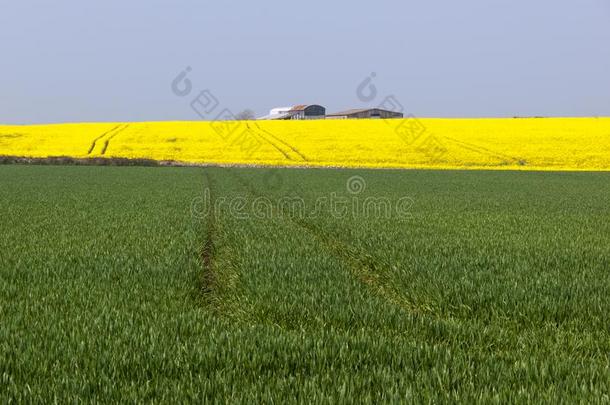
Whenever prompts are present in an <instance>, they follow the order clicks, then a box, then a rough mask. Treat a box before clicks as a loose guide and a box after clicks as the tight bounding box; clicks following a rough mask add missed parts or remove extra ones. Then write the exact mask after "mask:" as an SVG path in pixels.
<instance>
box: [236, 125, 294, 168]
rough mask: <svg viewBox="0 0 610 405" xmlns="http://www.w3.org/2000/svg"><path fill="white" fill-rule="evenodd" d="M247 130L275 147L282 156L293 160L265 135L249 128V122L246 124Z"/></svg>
mask: <svg viewBox="0 0 610 405" xmlns="http://www.w3.org/2000/svg"><path fill="white" fill-rule="evenodd" d="M246 126H247V128H248V131H249V132H250V133H251V134H253V135H256V136H258V137H259V138H261V139H262V140H263V141H264V142H267V143H268V144H269V145H271V146H272V147H273V148H275V149H276V150H277V151H278V152H280V153H281V154H282V155H284V157H285V158H286V159H288V160H290V161H294V159H293V158H292V156H290V155H289V154H288V153H287V152H286V151H285V150H284V149H282V148H280V147H279V146H278V145H277V144H275V143H273V142H272V141H271V140H269V139H268V138H266V137H265V136H263V135H262V134H261V133H259V132H257V131H254V130H252V128H250V124H246Z"/></svg>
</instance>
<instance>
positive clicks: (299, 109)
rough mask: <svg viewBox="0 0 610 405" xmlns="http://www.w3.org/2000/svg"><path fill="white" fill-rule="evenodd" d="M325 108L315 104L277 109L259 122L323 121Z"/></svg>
mask: <svg viewBox="0 0 610 405" xmlns="http://www.w3.org/2000/svg"><path fill="white" fill-rule="evenodd" d="M325 116H326V108H324V107H322V106H321V105H317V104H310V105H306V104H301V105H295V106H293V107H279V108H274V109H272V110H271V111H269V115H266V116H264V117H261V118H259V120H316V119H324V118H325Z"/></svg>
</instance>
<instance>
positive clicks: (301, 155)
mask: <svg viewBox="0 0 610 405" xmlns="http://www.w3.org/2000/svg"><path fill="white" fill-rule="evenodd" d="M254 126H256V128H258V130H259V131H262V132H264V133H265V134H267V135H269V136H270V137H272V138H273V139H275V140H276V141H278V142H281V143H283V144H284V145H285V146H287V147H288V148H290V149H291V150H292V151H293V152H294V153H296V154H297V155H299V157H300V158H301V159H302V160H303V161H304V162H309V159H307V157H306V156H305V155H303V154H302V153H301V152H300V151H299V150H298V149H297V148H295V147H294V146H292V145H291V144H289V143H288V142H286V141H284V140H283V139H281V138H278V137H277V136H275V135H274V134H272V133H271V132H269V131H267V130H266V129H263V128H261V127H260V125H258V123H254Z"/></svg>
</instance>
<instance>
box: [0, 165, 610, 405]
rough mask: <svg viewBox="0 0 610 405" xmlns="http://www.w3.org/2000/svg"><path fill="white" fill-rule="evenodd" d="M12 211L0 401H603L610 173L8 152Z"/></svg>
mask: <svg viewBox="0 0 610 405" xmlns="http://www.w3.org/2000/svg"><path fill="white" fill-rule="evenodd" d="M354 178H356V179H359V180H362V181H363V183H362V184H360V186H359V188H358V189H356V190H350V189H349V187H346V184H349V182H350V180H353V179H354ZM369 197H370V198H377V199H378V200H377V201H381V200H379V199H383V202H384V204H386V205H387V206H390V207H391V208H392V209H391V210H390V211H389V215H383V214H384V212H382V211H383V207H382V208H380V206H377V208H376V209H372V208H371V210H369V212H364V211H363V210H356V211H357V212H356V211H354V210H353V209H352V208H353V204H352V203H353V201H359V202H361V201H365V200H366V199H367V198H369ZM333 200H335V202H336V201H340V202H341V204H338V206H336V207H333V206H332V204H333V202H332V201H333ZM288 201H290V203H287V202H288ZM275 202H278V203H277V204H275ZM345 202H347V203H345ZM270 203H271V204H270ZM284 203H286V204H284ZM384 207H385V206H384ZM369 208H370V207H369ZM395 208H396V209H397V208H400V210H401V212H400V215H398V213H397V211H395V210H394V209H395ZM385 214H388V212H385ZM0 229H1V230H2V232H1V233H0V402H2V403H7V402H16V403H28V402H36V403H52V402H57V403H72V402H105V403H116V402H138V403H139V402H151V401H152V402H171V403H181V402H186V401H213V402H227V403H235V402H242V403H257V402H262V403H272V402H273V403H286V402H309V403H342V402H353V401H357V402H370V403H379V402H413V401H415V402H442V403H444V402H453V401H459V402H467V403H468V402H533V403H538V402H568V403H570V402H585V403H586V402H598V401H610V398H609V394H608V393H609V392H610V354H609V353H610V322H609V319H608V314H610V243H609V239H610V238H609V237H610V174H609V173H560V172H554V173H553V172H545V173H540V172H508V171H507V172H486V171H392V170H322V169H320V170H313V169H309V170H302V169H264V168H261V169H254V168H252V169H240V168H164V167H86V166H46V167H42V166H20V165H4V166H0Z"/></svg>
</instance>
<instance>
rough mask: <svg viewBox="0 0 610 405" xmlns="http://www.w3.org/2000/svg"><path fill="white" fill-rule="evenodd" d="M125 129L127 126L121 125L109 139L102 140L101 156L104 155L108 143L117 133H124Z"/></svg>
mask: <svg viewBox="0 0 610 405" xmlns="http://www.w3.org/2000/svg"><path fill="white" fill-rule="evenodd" d="M127 127H129V124H125V125H123V127H122V128H119V129H118V130H116V131H115V132H114V133H113V134H112V135H111V136H110V137H109V138H106V139H105V140H104V147H103V148H102V155H105V154H106V150H108V144H109V143H110V141H111V140H112V139H113V138H114V137H115V136H117V135H118V134H119V133H121V132H123V131H125V130H126V129H127Z"/></svg>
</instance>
